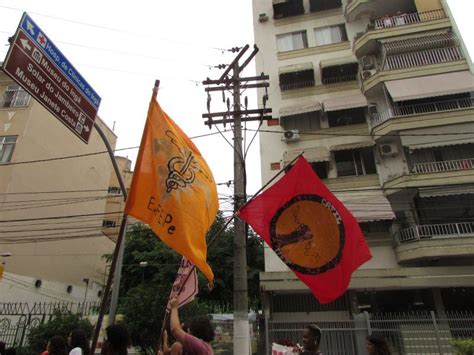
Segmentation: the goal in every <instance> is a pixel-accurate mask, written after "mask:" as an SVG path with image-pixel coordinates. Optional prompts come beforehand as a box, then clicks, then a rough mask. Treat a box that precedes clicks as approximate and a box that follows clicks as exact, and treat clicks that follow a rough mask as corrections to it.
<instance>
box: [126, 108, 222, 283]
mask: <svg viewBox="0 0 474 355" xmlns="http://www.w3.org/2000/svg"><path fill="white" fill-rule="evenodd" d="M218 208H219V204H218V199H217V189H216V183H215V181H214V177H213V176H212V173H211V170H210V169H209V167H208V166H207V163H206V161H205V160H204V158H203V157H202V156H201V153H200V152H199V150H198V149H197V148H196V146H195V145H194V144H193V142H191V140H190V139H189V138H188V137H187V136H186V134H185V133H184V132H183V131H182V130H181V129H180V128H179V127H178V126H177V125H176V123H174V122H173V120H172V119H171V118H170V117H169V116H168V115H167V114H166V113H165V112H163V110H162V109H161V107H160V105H159V104H158V103H157V102H156V100H155V99H152V101H151V103H150V108H149V110H148V117H147V121H146V124H145V129H144V131H143V137H142V142H141V145H140V151H139V153H138V158H137V163H136V166H135V172H134V175H133V180H132V184H131V186H130V193H129V195H128V199H127V204H126V206H125V213H127V214H129V215H130V216H133V217H135V218H137V219H139V220H142V221H143V222H145V223H148V225H150V227H151V229H152V230H153V231H154V232H155V234H156V235H157V236H158V237H159V238H160V239H161V240H162V241H163V242H164V243H166V244H167V245H168V246H169V247H170V248H172V249H174V250H175V251H177V252H178V253H179V254H181V255H183V256H184V257H186V258H187V259H188V260H190V261H191V262H192V263H193V264H194V265H196V267H197V268H198V269H199V270H201V271H202V272H203V273H204V275H205V276H206V277H207V279H208V280H209V281H210V282H212V281H213V280H214V274H213V273H212V270H211V268H210V267H209V265H208V264H207V261H206V255H207V245H206V233H207V231H208V229H209V227H210V226H211V224H212V223H213V222H214V218H215V216H216V213H217V210H218Z"/></svg>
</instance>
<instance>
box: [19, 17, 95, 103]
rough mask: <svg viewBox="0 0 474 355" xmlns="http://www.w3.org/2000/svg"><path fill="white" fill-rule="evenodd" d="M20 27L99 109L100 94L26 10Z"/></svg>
mask: <svg viewBox="0 0 474 355" xmlns="http://www.w3.org/2000/svg"><path fill="white" fill-rule="evenodd" d="M20 27H21V28H22V29H23V31H24V32H25V33H26V34H27V35H28V37H30V39H31V40H32V41H33V42H35V43H36V44H38V46H40V47H42V48H43V49H44V52H45V53H46V55H47V56H48V57H49V58H50V60H51V61H52V62H53V63H55V64H56V65H57V66H58V68H59V69H60V70H61V71H62V72H63V74H64V75H65V76H66V77H68V78H69V80H70V81H71V83H73V84H74V85H75V86H76V89H77V90H79V91H80V92H82V93H83V95H84V96H85V97H86V98H87V99H88V101H89V102H90V103H91V104H92V106H94V107H95V109H99V105H100V100H101V98H100V96H99V95H98V94H97V93H96V92H95V91H94V90H93V89H92V87H91V86H90V85H89V83H88V82H87V81H86V80H85V79H84V78H83V77H82V75H81V74H79V72H78V71H77V70H76V68H74V66H73V65H72V64H71V63H70V62H69V61H68V60H67V58H66V57H65V56H64V54H62V53H61V51H60V50H59V49H58V47H56V46H55V45H54V43H53V42H52V41H51V40H50V39H49V38H48V37H47V36H46V35H45V34H44V32H43V31H42V30H41V28H39V26H38V25H37V24H36V23H35V22H34V21H33V20H32V19H31V17H30V16H29V15H28V14H27V13H26V12H25V13H24V14H23V17H22V19H21V24H20Z"/></svg>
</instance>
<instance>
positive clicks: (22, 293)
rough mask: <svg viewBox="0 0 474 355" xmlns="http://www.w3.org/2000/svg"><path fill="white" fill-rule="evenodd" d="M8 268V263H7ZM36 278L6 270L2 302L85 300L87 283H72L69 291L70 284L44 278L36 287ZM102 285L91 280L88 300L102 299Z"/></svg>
mask: <svg viewBox="0 0 474 355" xmlns="http://www.w3.org/2000/svg"><path fill="white" fill-rule="evenodd" d="M6 269H8V263H7V264H6ZM36 280H37V279H36V278H33V277H28V276H23V275H18V274H13V273H9V272H5V273H4V275H3V279H2V280H0V301H1V302H27V303H29V304H33V303H35V302H57V301H61V302H74V303H78V302H81V303H82V302H83V301H84V297H85V292H86V288H85V283H84V286H83V287H80V286H76V285H72V291H71V292H70V293H68V292H67V287H68V286H69V285H68V284H64V283H60V282H55V281H50V280H45V279H42V280H41V281H42V282H41V286H40V287H38V288H36V287H35V282H36ZM101 289H102V287H101V286H100V285H98V284H97V283H95V282H90V283H89V287H88V290H87V301H100V298H99V297H98V292H99V290H101Z"/></svg>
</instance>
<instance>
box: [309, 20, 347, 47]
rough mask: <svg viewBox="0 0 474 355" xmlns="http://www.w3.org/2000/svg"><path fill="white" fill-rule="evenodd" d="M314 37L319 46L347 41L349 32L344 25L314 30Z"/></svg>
mask: <svg viewBox="0 0 474 355" xmlns="http://www.w3.org/2000/svg"><path fill="white" fill-rule="evenodd" d="M314 35H315V37H316V45H317V46H324V45H326V44H333V43H339V42H344V41H347V32H346V27H345V26H344V25H335V26H327V27H318V28H315V29H314Z"/></svg>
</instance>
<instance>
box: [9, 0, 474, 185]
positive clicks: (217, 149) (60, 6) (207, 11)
mask: <svg viewBox="0 0 474 355" xmlns="http://www.w3.org/2000/svg"><path fill="white" fill-rule="evenodd" d="M449 3H450V4H452V5H454V6H453V11H454V14H455V15H456V16H458V23H459V25H460V26H461V27H462V30H464V31H465V33H471V34H472V33H474V28H473V21H472V13H473V11H472V10H473V2H472V1H471V0H449ZM23 11H26V12H28V13H29V14H30V16H31V17H32V18H33V19H34V20H35V22H36V23H37V24H38V25H39V26H40V27H41V28H42V29H43V30H44V32H45V33H46V35H48V36H49V37H50V39H51V40H52V41H53V42H54V43H55V44H56V45H57V46H58V48H59V49H60V50H61V51H62V52H63V54H64V55H65V56H66V57H67V58H68V59H69V61H70V62H72V64H73V65H74V66H75V67H76V69H77V70H78V71H79V72H80V73H81V74H82V75H83V77H84V78H85V79H86V80H87V81H88V82H89V84H91V86H92V87H93V88H94V89H95V91H96V92H98V93H99V95H101V97H102V103H101V106H100V109H99V116H100V117H101V118H102V119H103V120H104V121H105V122H106V123H107V124H108V125H109V126H110V127H112V126H115V133H116V134H117V136H118V144H117V148H124V147H133V146H137V145H138V144H139V142H140V138H141V134H142V130H143V125H144V122H145V118H146V112H147V108H148V103H149V101H150V96H151V90H152V87H153V84H154V81H155V79H160V80H161V90H160V92H159V94H158V98H159V102H160V103H161V105H162V107H163V108H164V109H165V111H167V113H168V114H169V115H170V116H171V117H172V118H173V119H174V120H175V121H176V122H177V123H178V124H179V125H180V126H181V128H182V129H183V130H184V131H185V132H186V133H187V134H188V135H189V136H197V135H201V134H205V133H209V132H216V129H215V128H213V129H212V130H211V131H210V130H209V128H207V127H206V126H204V124H203V122H204V120H203V119H202V118H201V114H202V113H204V112H205V111H206V94H205V92H204V88H203V86H202V85H201V84H200V83H201V82H202V80H204V79H205V78H207V77H210V78H211V79H217V78H218V77H219V76H220V73H221V72H222V71H221V70H219V69H215V68H213V69H210V67H212V66H214V65H218V64H221V63H229V62H230V61H231V60H232V58H233V56H234V54H233V53H230V52H225V51H224V53H223V50H225V49H228V48H231V47H234V46H243V45H245V44H247V43H248V44H250V45H253V23H252V2H251V0H200V1H144V0H136V1H133V2H129V1H127V2H125V1H118V0H115V1H110V0H99V1H98V0H94V1H92V0H81V1H64V0H41V1H38V0H0V43H1V44H2V46H1V47H0V58H4V57H5V54H6V51H7V49H8V47H7V38H8V37H9V36H11V35H12V34H13V33H14V32H15V30H16V28H17V26H18V23H19V21H20V18H21V15H22V13H23ZM467 46H468V48H470V50H471V53H474V51H473V50H474V41H473V36H472V35H471V37H470V38H469V39H468V41H467ZM248 52H249V53H250V50H249V51H248ZM0 60H2V59H0ZM254 65H255V64H254V62H252V63H251V64H250V65H249V66H248V67H249V71H248V72H247V73H246V74H247V75H251V74H253V73H254ZM246 94H248V95H249V96H250V97H251V98H252V99H251V101H250V102H251V103H252V105H251V106H254V107H255V106H256V101H255V96H253V95H255V93H252V92H249V93H246ZM271 94H272V90H270V95H271ZM219 101H221V98H220V96H219V95H217V94H215V95H214V96H213V100H212V104H211V110H212V111H216V110H218V109H221V108H222V107H219V104H218V103H219ZM252 127H253V128H256V125H252ZM220 128H221V129H223V127H220ZM228 128H229V127H227V129H228ZM225 135H226V136H227V138H228V139H229V141H231V135H230V133H225ZM252 135H253V132H248V133H247V141H249V140H250V139H251V137H252ZM194 142H195V143H196V145H197V146H198V147H199V149H200V150H201V152H202V154H203V155H204V157H205V158H206V160H207V161H208V163H209V165H210V166H211V169H212V171H213V173H214V176H215V178H216V182H218V183H223V182H226V181H228V180H232V179H233V163H232V162H233V153H232V148H231V147H230V146H229V145H228V143H227V142H226V141H225V140H224V139H223V138H222V137H221V136H220V135H215V136H211V137H205V138H200V139H195V140H194ZM258 151H259V145H258V140H255V141H254V143H253V144H252V146H251V147H250V152H249V156H248V167H247V171H248V173H249V181H248V192H249V193H253V192H255V191H256V190H257V189H258V188H259V187H260V165H259V158H258ZM136 153H137V149H133V150H128V151H124V152H120V153H119V154H120V155H126V156H127V155H128V156H129V157H130V158H132V159H134V158H135V156H136ZM219 190H220V192H221V193H224V194H231V193H232V189H229V188H227V187H225V186H222V187H220V188H219Z"/></svg>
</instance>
